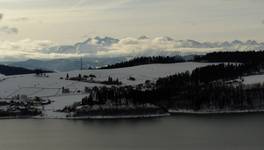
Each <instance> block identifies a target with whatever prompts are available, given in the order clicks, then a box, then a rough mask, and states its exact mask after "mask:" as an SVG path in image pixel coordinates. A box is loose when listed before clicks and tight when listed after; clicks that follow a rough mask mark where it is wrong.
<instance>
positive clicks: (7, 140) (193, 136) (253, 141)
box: [0, 113, 264, 150]
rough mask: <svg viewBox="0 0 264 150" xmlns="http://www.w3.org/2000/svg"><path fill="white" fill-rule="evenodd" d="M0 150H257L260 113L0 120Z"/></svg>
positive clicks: (262, 139)
mask: <svg viewBox="0 0 264 150" xmlns="http://www.w3.org/2000/svg"><path fill="white" fill-rule="evenodd" d="M0 149H1V150H263V149H264V114H263V113H262V114H240V115H200V116H197V115H175V116H171V117H165V118H157V119H131V120H52V119H50V120H48V119H47V120H36V119H25V120H22V119H11V120H8V119H7V120H0Z"/></svg>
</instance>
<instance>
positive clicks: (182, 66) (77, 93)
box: [0, 62, 209, 118]
mask: <svg viewBox="0 0 264 150" xmlns="http://www.w3.org/2000/svg"><path fill="white" fill-rule="evenodd" d="M206 65H209V63H192V62H188V63H176V64H151V65H142V66H135V67H128V68H120V69H106V70H83V71H79V70H78V71H71V72H64V73H50V74H47V75H48V76H47V77H45V76H43V77H40V76H36V75H34V74H29V75H16V76H6V77H5V76H3V77H4V79H5V80H1V81H0V97H1V98H11V97H13V96H16V95H27V96H29V97H35V96H38V97H42V98H48V99H50V100H52V101H54V102H53V103H51V104H50V105H47V106H45V108H44V109H45V110H46V111H45V114H44V117H47V118H56V117H60V118H61V117H65V115H66V114H63V113H57V112H56V113H55V112H54V111H55V110H58V109H62V108H64V107H65V106H67V105H71V104H72V103H73V102H76V101H81V99H82V98H83V97H84V96H85V95H87V94H85V92H84V88H85V87H94V86H103V85H102V84H96V83H86V82H78V81H71V80H64V79H61V78H65V77H66V75H67V74H69V76H70V77H71V76H77V75H78V74H82V75H89V74H93V75H95V76H96V78H95V79H94V80H97V81H104V80H107V78H108V77H109V76H111V77H112V78H114V79H115V78H118V79H119V80H120V81H121V82H122V83H123V85H137V84H140V83H144V82H145V81H146V80H156V79H157V78H159V77H165V76H168V75H172V74H175V73H178V72H185V71H192V70H193V69H195V68H197V67H202V66H206ZM129 77H134V78H135V81H130V80H128V78H129ZM62 87H64V88H65V89H69V90H70V92H69V93H65V94H63V93H62Z"/></svg>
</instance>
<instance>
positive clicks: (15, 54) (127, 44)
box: [0, 37, 264, 60]
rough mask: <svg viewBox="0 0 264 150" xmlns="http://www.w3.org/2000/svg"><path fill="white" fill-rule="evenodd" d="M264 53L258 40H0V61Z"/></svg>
mask: <svg viewBox="0 0 264 150" xmlns="http://www.w3.org/2000/svg"><path fill="white" fill-rule="evenodd" d="M236 50H239V51H246V50H264V43H258V42H256V41H252V40H249V41H245V42H242V41H238V40H236V41H232V42H198V41H194V40H174V39H172V38H170V37H156V38H148V37H144V38H143V37H140V38H131V37H127V38H122V39H115V38H111V37H103V38H102V37H94V38H89V39H87V40H85V41H82V42H78V43H76V44H73V45H57V44H56V43H53V42H51V41H47V40H31V39H24V40H19V41H16V42H11V41H0V53H1V56H0V59H1V60H10V59H15V60H22V59H29V58H35V59H40V58H41V59H43V58H46V59H53V58H69V57H79V56H86V57H115V56H158V55H165V56H166V55H175V54H197V53H199V54H201V53H206V52H212V51H236Z"/></svg>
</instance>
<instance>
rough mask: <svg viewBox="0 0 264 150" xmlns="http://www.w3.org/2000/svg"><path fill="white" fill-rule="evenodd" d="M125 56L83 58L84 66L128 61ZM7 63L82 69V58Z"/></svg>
mask: <svg viewBox="0 0 264 150" xmlns="http://www.w3.org/2000/svg"><path fill="white" fill-rule="evenodd" d="M126 60H127V58H125V57H115V58H82V68H83V69H88V68H96V67H101V66H106V65H109V64H115V63H118V62H121V61H126ZM5 64H7V65H10V66H16V67H23V68H27V69H45V70H53V71H58V72H63V71H71V70H80V68H81V58H68V59H52V60H37V59H29V60H26V61H20V62H6V63H5Z"/></svg>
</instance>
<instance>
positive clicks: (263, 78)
mask: <svg viewBox="0 0 264 150" xmlns="http://www.w3.org/2000/svg"><path fill="white" fill-rule="evenodd" d="M243 79H244V82H243V83H244V84H256V83H264V74H262V75H251V76H246V77H243Z"/></svg>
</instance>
